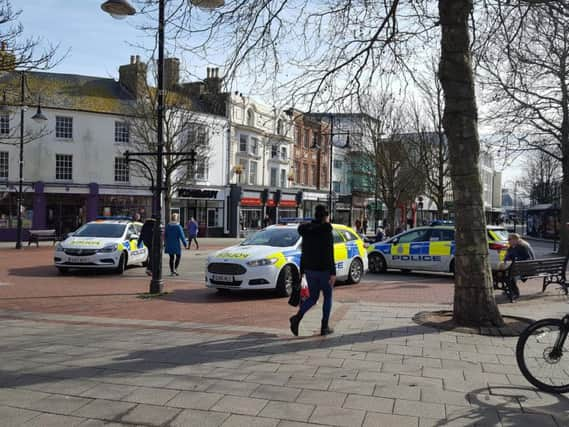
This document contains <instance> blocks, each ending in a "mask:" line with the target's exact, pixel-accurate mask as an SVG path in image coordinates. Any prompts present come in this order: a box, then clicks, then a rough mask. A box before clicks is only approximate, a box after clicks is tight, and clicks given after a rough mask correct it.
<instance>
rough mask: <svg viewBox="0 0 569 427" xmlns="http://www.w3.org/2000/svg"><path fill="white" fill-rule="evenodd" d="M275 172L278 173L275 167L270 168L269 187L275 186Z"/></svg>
mask: <svg viewBox="0 0 569 427" xmlns="http://www.w3.org/2000/svg"><path fill="white" fill-rule="evenodd" d="M277 173H278V170H277V168H271V182H270V185H271V187H276V186H277Z"/></svg>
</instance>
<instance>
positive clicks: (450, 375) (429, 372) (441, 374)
mask: <svg viewBox="0 0 569 427" xmlns="http://www.w3.org/2000/svg"><path fill="white" fill-rule="evenodd" d="M422 376H423V377H427V378H442V379H443V380H445V379H447V380H448V379H455V380H457V381H464V379H465V378H464V370H462V369H439V368H429V367H425V368H423V375H422Z"/></svg>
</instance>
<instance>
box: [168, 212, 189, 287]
mask: <svg viewBox="0 0 569 427" xmlns="http://www.w3.org/2000/svg"><path fill="white" fill-rule="evenodd" d="M171 218H172V220H171V221H170V222H169V223H168V225H167V226H166V229H165V231H164V240H165V241H166V247H165V252H166V253H167V254H168V255H169V256H170V276H179V274H178V272H177V270H178V266H179V265H180V258H181V257H182V247H181V246H180V242H182V243H183V244H184V246H185V247H188V242H187V241H186V236H184V230H183V229H182V226H181V225H180V223H179V222H178V214H177V213H173V214H172V217H171Z"/></svg>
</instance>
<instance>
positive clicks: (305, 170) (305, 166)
mask: <svg viewBox="0 0 569 427" xmlns="http://www.w3.org/2000/svg"><path fill="white" fill-rule="evenodd" d="M302 183H303V184H304V185H308V165H304V180H303V182H302Z"/></svg>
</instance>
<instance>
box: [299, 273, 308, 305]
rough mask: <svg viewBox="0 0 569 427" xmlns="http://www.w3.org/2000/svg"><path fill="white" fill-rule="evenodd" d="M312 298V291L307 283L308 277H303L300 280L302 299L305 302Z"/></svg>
mask: <svg viewBox="0 0 569 427" xmlns="http://www.w3.org/2000/svg"><path fill="white" fill-rule="evenodd" d="M308 298H310V289H309V288H308V282H307V281H306V276H304V275H303V276H302V279H301V280H300V299H301V301H305V300H307V299H308Z"/></svg>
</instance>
